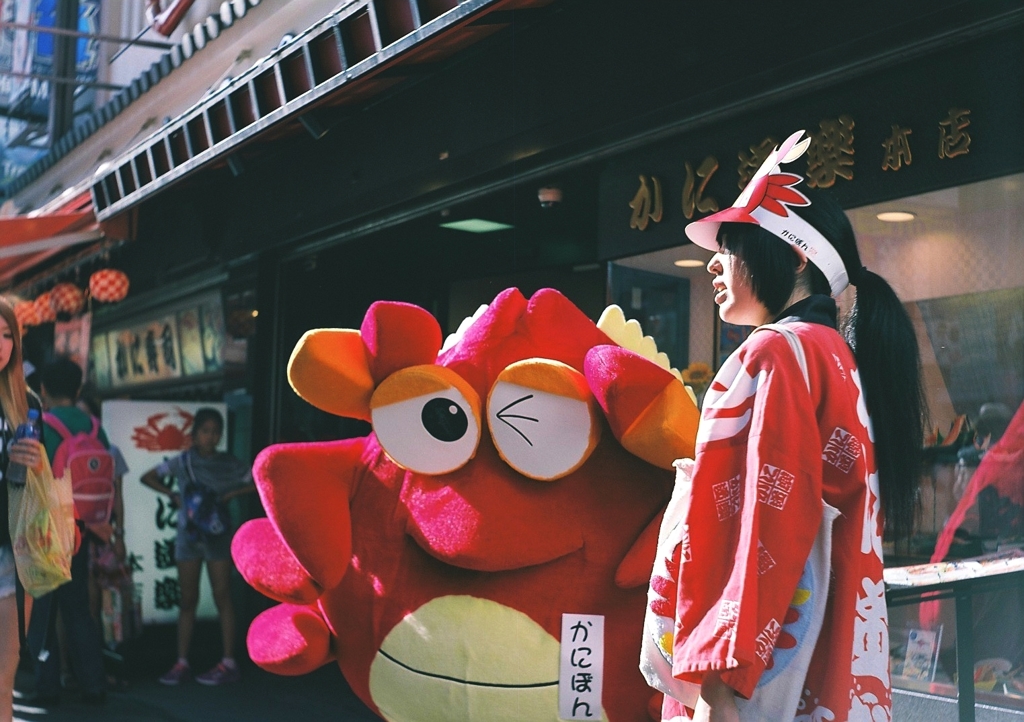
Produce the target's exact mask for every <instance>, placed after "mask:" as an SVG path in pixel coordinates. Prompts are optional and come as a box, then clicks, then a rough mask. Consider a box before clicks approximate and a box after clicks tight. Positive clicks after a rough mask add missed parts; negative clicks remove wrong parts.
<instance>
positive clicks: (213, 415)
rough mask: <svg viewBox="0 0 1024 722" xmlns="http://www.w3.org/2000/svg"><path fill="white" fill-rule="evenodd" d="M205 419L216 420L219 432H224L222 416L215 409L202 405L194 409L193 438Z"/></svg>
mask: <svg viewBox="0 0 1024 722" xmlns="http://www.w3.org/2000/svg"><path fill="white" fill-rule="evenodd" d="M207 421H216V422H217V427H218V428H219V429H220V433H222V434H223V433H224V417H223V416H221V413H220V412H219V411H217V409H214V408H211V407H209V406H204V407H202V408H201V409H198V410H197V411H196V415H195V418H193V419H192V438H195V435H196V432H197V431H199V427H200V426H202V425H203V424H205V423H206V422H207Z"/></svg>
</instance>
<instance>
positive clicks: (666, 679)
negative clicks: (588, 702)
mask: <svg viewBox="0 0 1024 722" xmlns="http://www.w3.org/2000/svg"><path fill="white" fill-rule="evenodd" d="M693 465H694V464H693V459H677V460H676V461H675V462H674V463H673V466H674V467H675V470H676V484H675V488H674V489H673V491H672V498H671V499H670V500H669V502H668V507H667V508H666V509H665V516H664V517H663V518H662V521H661V531H660V532H659V533H658V555H657V557H656V558H655V561H654V568H653V570H652V574H651V585H650V587H649V588H648V590H647V609H646V614H645V615H644V631H643V639H642V640H641V644H640V672H641V674H643V676H644V678H645V679H646V680H647V684H649V685H650V686H651V687H653V688H654V689H656V690H658V691H660V692H664V693H665V694H666V695H668V696H669V697H672V698H673V699H675V700H678V701H679V702H680V703H682V704H683V705H685V706H686V707H689V708H690V709H693V708H694V706H696V704H697V698H698V697H699V696H700V685H698V684H693V683H692V682H684V681H683V680H681V679H676V678H675V677H673V676H672V648H673V643H674V636H673V631H674V629H675V621H676V620H675V605H676V600H675V588H674V586H673V584H674V582H676V581H678V578H677V575H678V565H679V558H678V557H676V556H675V552H676V547H681V546H684V545H685V540H686V539H687V536H688V530H687V528H686V525H685V523H684V522H685V521H686V514H687V511H688V510H689V506H690V488H691V486H692V483H693V481H692V477H693ZM682 553H684V552H683V550H682V549H680V554H682ZM673 567H674V569H673ZM666 587H667V588H666ZM666 595H667V596H666Z"/></svg>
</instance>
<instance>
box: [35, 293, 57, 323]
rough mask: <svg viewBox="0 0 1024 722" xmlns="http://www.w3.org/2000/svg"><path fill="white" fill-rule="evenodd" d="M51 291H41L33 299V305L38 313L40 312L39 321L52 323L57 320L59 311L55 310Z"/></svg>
mask: <svg viewBox="0 0 1024 722" xmlns="http://www.w3.org/2000/svg"><path fill="white" fill-rule="evenodd" d="M50 299H51V296H50V292H49V291H47V292H46V293H41V294H39V296H38V297H37V298H36V300H35V301H33V302H32V303H33V305H34V306H35V307H36V313H38V314H39V323H52V322H53V321H56V320H57V312H56V311H54V310H53V305H52V303H51V302H50Z"/></svg>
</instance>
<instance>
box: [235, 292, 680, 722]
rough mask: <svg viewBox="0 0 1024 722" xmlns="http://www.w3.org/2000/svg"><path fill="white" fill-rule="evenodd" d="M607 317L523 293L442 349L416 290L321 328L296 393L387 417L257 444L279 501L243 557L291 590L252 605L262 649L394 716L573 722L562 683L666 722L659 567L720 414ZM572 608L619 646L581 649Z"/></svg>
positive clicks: (299, 352)
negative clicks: (654, 657)
mask: <svg viewBox="0 0 1024 722" xmlns="http://www.w3.org/2000/svg"><path fill="white" fill-rule="evenodd" d="M609 310H610V311H617V312H618V314H617V320H616V318H615V317H614V316H615V314H614V313H613V314H611V315H610V314H609V313H608V312H606V314H605V317H603V318H602V322H601V323H602V325H601V328H606V329H608V330H607V332H606V331H603V330H601V328H599V327H598V325H595V324H594V322H593V321H591V320H589V319H588V318H587V317H586V316H585V315H584V314H583V313H582V312H581V311H580V310H579V309H577V308H576V307H575V306H574V305H573V304H572V303H571V302H569V301H568V300H567V299H566V298H565V297H564V296H562V295H561V294H560V293H558V292H557V291H553V290H549V289H546V290H541V291H539V292H537V293H536V294H535V295H534V296H533V297H532V298H531V299H529V300H527V299H526V298H524V297H523V295H522V294H521V293H520V292H519V291H518V290H516V289H509V290H506V291H504V292H503V293H501V294H500V295H499V296H498V297H497V298H496V299H495V301H494V302H493V303H491V304H490V305H489V306H487V307H484V308H482V309H481V312H479V313H478V314H477V315H476V316H474V318H472V319H467V321H466V322H465V323H463V325H462V327H461V328H460V329H459V331H458V332H456V334H453V336H452V337H450V338H449V339H448V342H447V343H446V344H445V345H444V348H442V343H441V331H440V328H439V326H438V324H437V322H436V321H435V319H434V318H433V317H432V316H431V315H430V314H429V313H427V312H426V311H425V310H423V309H421V308H419V307H417V306H412V305H408V304H402V303H390V302H379V303H375V304H374V305H373V306H371V307H370V309H369V310H368V311H367V313H366V317H365V319H364V321H363V324H362V327H361V328H360V329H359V330H347V329H321V330H316V331H310V332H308V333H307V334H306V335H305V336H304V337H303V338H302V339H301V340H300V341H299V343H298V345H297V346H296V348H295V350H294V352H293V354H292V358H291V360H290V362H289V368H288V374H289V381H290V383H291V385H292V387H293V388H294V389H295V391H296V392H297V393H298V394H299V396H301V397H302V398H304V399H306V400H307V401H309V402H310V403H312V404H313V405H315V406H317V407H318V408H320V409H323V410H325V411H328V412H330V413H333V414H337V415H340V416H346V417H354V418H360V419H365V420H368V421H370V422H371V423H372V425H373V433H371V434H370V435H369V436H366V437H364V438H358V439H348V440H343V441H336V442H320V443H302V444H284V445H279V446H273V447H270V448H268V449H266V450H265V451H263V452H262V453H261V454H260V455H259V457H258V458H257V460H256V463H255V466H254V475H255V478H256V482H257V485H258V488H259V492H260V496H261V498H262V500H263V504H264V506H265V508H266V510H267V514H268V517H267V518H266V519H258V520H253V521H250V522H248V523H247V524H245V525H244V526H243V527H242V528H241V529H240V530H239V532H238V534H237V535H236V537H235V540H234V543H233V545H232V551H233V555H234V558H235V561H236V563H237V564H238V568H239V570H240V571H241V572H242V574H243V576H244V577H245V578H246V580H247V581H248V582H249V583H250V584H252V585H253V586H254V587H255V588H256V589H258V590H259V591H261V592H262V593H264V594H266V595H268V596H270V597H271V598H273V599H275V600H277V601H279V602H281V604H279V605H278V606H275V607H273V608H271V609H268V610H267V611H265V612H264V613H262V614H261V615H260V616H258V617H257V618H256V619H255V620H254V622H253V624H252V626H251V628H250V630H249V634H248V646H249V652H250V654H251V657H252V659H253V660H254V661H255V662H256V663H257V664H258V665H260V666H261V667H263V668H264V669H267V670H270V671H272V672H276V673H280V674H287V675H296V674H303V673H306V672H309V671H311V670H314V669H316V668H317V667H319V666H321V665H323V664H325V663H327V662H330V661H337V663H338V665H339V666H340V667H341V670H342V672H343V673H344V675H345V678H346V679H347V680H348V682H349V684H350V685H351V686H352V689H353V690H354V691H355V693H356V694H357V695H358V696H359V697H360V698H361V699H362V700H363V701H364V702H365V703H366V704H367V705H368V706H369V707H370V708H371V709H373V710H374V711H375V712H376V713H377V714H379V715H380V716H381V717H383V718H385V719H387V720H390V721H391V722H412V721H413V720H417V721H423V720H437V721H438V722H442V721H443V722H462V721H464V722H470V721H472V720H487V721H488V722H493V721H495V720H508V721H510V722H511V721H512V720H530V721H531V722H544V721H547V720H551V721H552V722H554V721H555V720H558V719H559V718H560V713H559V703H560V701H559V700H560V696H561V698H562V700H561V703H562V704H563V705H565V704H566V703H567V702H566V697H569V699H568V704H569V707H568V709H573V703H574V702H575V712H574V714H575V717H574V718H577V719H604V720H609V721H610V722H619V721H622V720H648V719H650V718H651V710H652V709H653V710H657V709H659V707H660V695H659V699H658V700H653V699H652V697H651V694H652V692H651V690H650V688H649V687H648V686H647V684H646V682H645V681H644V679H643V677H642V676H641V674H640V672H639V671H638V668H637V661H638V658H639V650H640V640H641V630H642V627H643V618H644V608H645V604H646V594H647V583H648V581H649V577H650V573H651V567H652V564H653V560H654V555H655V547H656V544H657V535H658V527H659V522H660V518H661V514H662V512H663V510H664V507H665V505H666V503H667V501H668V498H669V496H670V493H671V486H672V482H673V475H672V472H671V471H670V469H671V464H672V461H673V460H674V459H676V458H680V457H684V456H692V454H693V440H694V437H695V434H696V427H697V420H698V412H697V409H696V407H695V405H694V403H693V401H692V400H691V398H690V397H689V396H688V395H687V392H686V389H685V387H684V386H683V385H682V383H681V382H680V381H679V380H678V378H677V377H676V376H674V375H673V373H670V371H669V370H668V369H667V367H668V364H667V359H666V358H665V357H664V354H658V353H657V350H656V349H655V348H653V346H654V344H653V342H652V341H651V339H650V338H646V339H645V338H642V337H641V334H640V333H639V330H638V329H639V327H638V326H636V325H635V322H632V321H631V322H629V323H628V324H625V325H623V324H624V319H622V315H621V311H618V309H616V308H615V307H612V308H611V309H609ZM608 318H611V321H607V319H608ZM630 324H632V325H633V326H634V327H635V328H630ZM631 333H632V336H633V337H634V338H632V341H630V339H629V337H630V335H631ZM629 345H632V346H634V347H636V348H637V349H639V352H634V351H632V350H629V349H627V348H625V347H624V346H629ZM642 354H643V355H642ZM649 359H653V360H649ZM563 614H566V615H595V617H594V618H595V619H597V618H600V619H602V621H603V628H604V629H603V650H604V652H603V659H601V658H598V656H597V655H596V653H595V655H594V657H588V658H587V660H586V661H585V662H584V659H583V656H580V657H576V656H575V654H574V655H573V658H572V659H569V658H568V655H566V659H565V660H562V658H561V656H560V655H562V654H566V650H565V649H564V646H565V645H564V644H563V640H564V639H565V636H564V634H563V626H562V625H563ZM595 648H596V647H595ZM589 651H592V650H588V652H589ZM575 652H581V655H582V650H579V649H576V650H575ZM566 665H568V666H569V667H573V666H574V665H577V666H578V667H579V668H578V669H571V670H570V671H571V672H572V675H571V676H568V677H567V675H568V673H567V672H566ZM560 670H561V672H560ZM577 672H578V673H579V674H576V673H577ZM560 675H561V676H560ZM560 680H561V682H560ZM560 684H561V686H560ZM595 685H600V687H601V690H602V691H601V694H600V696H599V697H598V698H597V699H596V702H595V701H594V700H591V702H592V703H588V704H583V702H582V701H581V700H582V699H584V697H585V693H587V692H590V693H591V694H592V693H593V687H594V686H595ZM577 692H579V694H576V693H577ZM574 694H575V695H576V696H575V699H573V698H572V696H573V695H574ZM564 709H566V708H565V707H563V710H564Z"/></svg>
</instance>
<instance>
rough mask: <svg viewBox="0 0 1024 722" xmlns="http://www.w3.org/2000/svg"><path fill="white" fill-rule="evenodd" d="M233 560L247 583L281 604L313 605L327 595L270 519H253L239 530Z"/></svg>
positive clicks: (233, 541) (235, 539)
mask: <svg viewBox="0 0 1024 722" xmlns="http://www.w3.org/2000/svg"><path fill="white" fill-rule="evenodd" d="M231 556H232V557H233V558H234V560H235V566H237V567H238V571H239V572H240V573H241V574H242V578H243V579H245V581H247V582H248V583H249V584H250V585H251V586H252V587H253V588H254V589H255V590H256V591H258V592H260V593H261V594H265V595H267V596H268V597H270V598H271V599H274V600H276V601H278V602H291V603H293V604H311V603H313V602H315V601H316V600H317V599H318V598H319V597H320V594H321V592H322V591H323V589H321V588H320V585H318V584H317V583H316V582H314V581H313V578H312V577H310V576H309V572H307V571H306V570H305V569H303V568H302V565H301V564H299V561H298V560H297V559H296V558H295V555H294V554H292V552H291V550H290V549H289V548H288V547H287V546H286V545H285V543H284V541H283V540H282V539H281V536H280V535H279V534H278V533H277V530H276V529H274V525H273V524H271V523H270V520H269V519H253V520H251V521H247V522H246V523H245V524H243V525H242V526H241V527H239V529H238V531H237V532H235V536H234V538H233V539H232V540H231Z"/></svg>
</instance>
